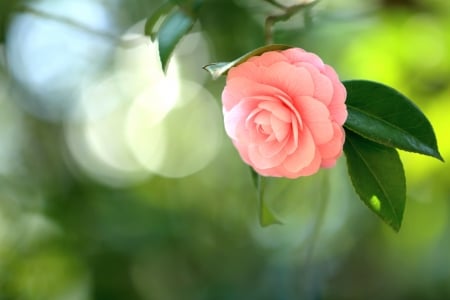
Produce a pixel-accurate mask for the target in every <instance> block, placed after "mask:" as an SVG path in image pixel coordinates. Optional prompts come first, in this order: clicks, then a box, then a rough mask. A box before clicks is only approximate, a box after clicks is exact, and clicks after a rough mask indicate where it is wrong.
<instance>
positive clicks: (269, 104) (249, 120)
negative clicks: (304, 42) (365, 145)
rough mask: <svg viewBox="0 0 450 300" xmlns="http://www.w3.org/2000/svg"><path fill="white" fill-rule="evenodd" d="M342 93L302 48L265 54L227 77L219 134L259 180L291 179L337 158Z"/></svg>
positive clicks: (340, 145)
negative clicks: (222, 129) (221, 132)
mask: <svg viewBox="0 0 450 300" xmlns="http://www.w3.org/2000/svg"><path fill="white" fill-rule="evenodd" d="M345 98H346V90H345V88H344V86H343V85H342V83H341V82H340V81H339V78H338V76H337V74H336V72H335V71H334V70H333V69H332V68H331V67H330V66H328V65H325V64H324V63H323V61H322V60H321V59H320V58H319V57H318V56H317V55H315V54H313V53H310V52H306V51H305V50H303V49H299V48H292V49H288V50H285V51H270V52H266V53H264V54H262V55H261V56H254V57H252V58H250V59H248V60H247V61H246V62H244V63H242V64H240V65H237V66H236V67H234V68H232V69H231V70H229V72H228V77H227V82H226V87H225V89H224V91H223V92H222V101H223V113H224V122H225V130H226V132H227V134H228V136H229V137H230V138H231V139H232V141H233V144H234V146H235V147H236V149H237V150H238V152H239V154H240V156H241V158H242V160H243V161H244V162H246V163H247V164H249V165H251V166H252V167H253V169H254V170H255V171H256V172H258V173H259V174H261V175H263V176H274V177H287V178H297V177H299V176H308V175H312V174H314V173H316V172H317V171H318V170H319V169H320V168H321V167H331V166H333V165H334V164H335V163H336V160H337V159H338V158H339V157H340V156H341V155H342V148H343V144H344V139H345V132H344V130H343V128H342V125H343V124H344V122H345V120H346V118H347V109H346V106H345Z"/></svg>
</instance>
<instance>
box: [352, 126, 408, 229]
mask: <svg viewBox="0 0 450 300" xmlns="http://www.w3.org/2000/svg"><path fill="white" fill-rule="evenodd" d="M344 152H345V155H346V157H347V166H348V172H349V175H350V178H351V180H352V183H353V187H354V188H355V191H356V193H357V194H358V195H359V197H360V198H361V200H362V201H364V203H365V204H366V205H367V206H368V207H369V208H370V209H371V210H372V211H373V212H375V213H376V214H377V215H378V216H379V217H381V219H383V220H384V221H385V222H386V223H387V224H389V225H390V226H391V227H392V228H393V229H394V230H396V231H398V230H399V229H400V226H401V223H402V219H403V211H404V208H405V201H406V183H405V173H404V171H403V166H402V162H401V161H400V158H399V155H398V153H397V150H395V149H394V148H391V147H387V146H384V145H381V144H378V143H374V142H372V141H369V140H367V139H365V138H363V137H361V136H359V135H357V134H355V133H353V132H351V131H348V130H347V131H346V140H345V144H344Z"/></svg>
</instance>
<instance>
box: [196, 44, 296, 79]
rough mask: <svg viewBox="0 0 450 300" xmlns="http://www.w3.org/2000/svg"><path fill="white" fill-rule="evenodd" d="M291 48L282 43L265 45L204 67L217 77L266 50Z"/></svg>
mask: <svg viewBox="0 0 450 300" xmlns="http://www.w3.org/2000/svg"><path fill="white" fill-rule="evenodd" d="M289 48H292V46H288V45H281V44H273V45H268V46H264V47H261V48H257V49H255V50H252V51H250V52H248V53H247V54H244V55H243V56H241V57H239V58H237V59H235V60H233V61H231V62H218V63H212V64H209V65H206V66H204V67H203V69H205V70H206V71H208V72H209V74H211V76H212V78H213V79H217V78H219V77H220V76H222V75H224V74H226V73H227V72H228V70H229V69H231V68H232V67H234V66H237V65H239V64H241V63H243V62H245V61H246V60H247V59H249V58H250V57H252V56H256V55H261V54H263V53H264V52H268V51H275V50H285V49H289Z"/></svg>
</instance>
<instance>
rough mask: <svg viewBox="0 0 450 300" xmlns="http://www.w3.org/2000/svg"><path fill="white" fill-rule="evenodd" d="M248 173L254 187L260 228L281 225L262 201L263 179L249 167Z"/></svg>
mask: <svg viewBox="0 0 450 300" xmlns="http://www.w3.org/2000/svg"><path fill="white" fill-rule="evenodd" d="M250 172H251V176H252V182H253V184H254V185H255V188H256V191H257V198H258V205H259V223H260V224H261V226H262V227H267V226H270V225H274V224H283V223H282V222H281V221H280V220H279V219H278V218H277V217H276V216H275V215H274V213H273V212H272V211H271V210H270V208H269V207H268V206H267V204H266V202H265V201H264V188H265V177H263V176H261V175H259V174H258V173H256V172H255V170H253V168H251V167H250Z"/></svg>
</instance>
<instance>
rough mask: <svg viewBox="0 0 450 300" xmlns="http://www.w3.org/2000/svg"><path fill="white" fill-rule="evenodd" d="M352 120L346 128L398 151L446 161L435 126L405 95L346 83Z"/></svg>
mask: <svg viewBox="0 0 450 300" xmlns="http://www.w3.org/2000/svg"><path fill="white" fill-rule="evenodd" d="M343 83H344V86H345V88H346V89H347V100H346V104H347V110H348V118H347V121H346V122H345V125H344V126H345V127H346V128H347V129H349V130H351V131H353V132H356V133H358V134H359V135H361V136H363V137H365V138H367V139H369V140H371V141H374V142H377V143H380V144H383V145H386V146H389V147H394V148H399V149H402V150H406V151H411V152H416V153H421V154H425V155H429V156H432V157H435V158H437V159H440V160H443V159H442V156H441V155H440V154H439V150H438V147H437V142H436V137H435V135H434V131H433V127H432V126H431V124H430V122H429V121H428V119H427V118H426V116H425V115H424V114H423V113H422V112H421V111H420V109H419V108H418V107H417V106H416V105H415V104H414V103H413V102H411V101H410V100H409V99H408V98H406V97H405V96H404V95H402V94H400V93H399V92H398V91H396V90H394V89H393V88H391V87H388V86H385V85H383V84H380V83H376V82H371V81H365V80H351V81H344V82H343Z"/></svg>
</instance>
